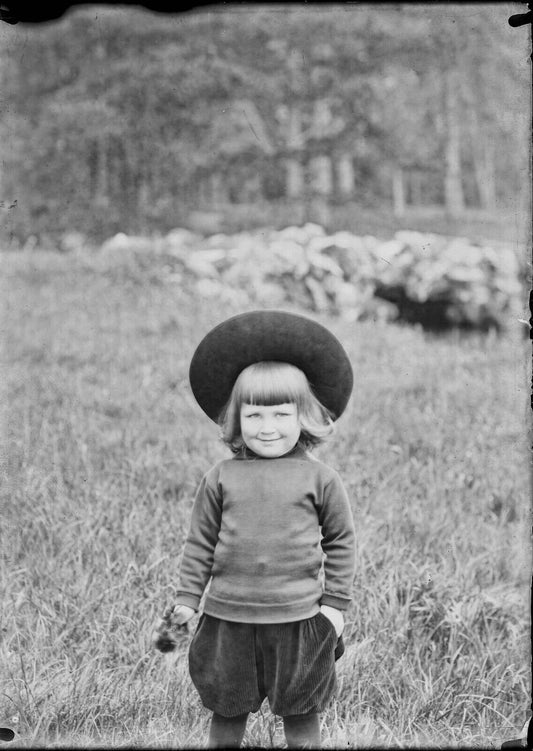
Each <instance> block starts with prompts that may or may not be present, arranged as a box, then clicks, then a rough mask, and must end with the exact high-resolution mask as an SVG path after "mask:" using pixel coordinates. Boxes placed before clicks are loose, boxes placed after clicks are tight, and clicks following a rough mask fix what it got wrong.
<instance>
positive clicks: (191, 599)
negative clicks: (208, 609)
mask: <svg viewBox="0 0 533 751" xmlns="http://www.w3.org/2000/svg"><path fill="white" fill-rule="evenodd" d="M200 599H201V598H200V597H198V595H192V594H191V593H190V592H178V593H177V594H176V599H175V600H174V604H175V605H187V607H188V608H192V609H193V610H198V608H199V607H200Z"/></svg>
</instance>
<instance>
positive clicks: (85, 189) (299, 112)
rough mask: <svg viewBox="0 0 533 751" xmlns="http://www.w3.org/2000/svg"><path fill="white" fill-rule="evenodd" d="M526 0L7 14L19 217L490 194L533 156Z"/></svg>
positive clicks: (482, 199) (99, 222)
mask: <svg viewBox="0 0 533 751" xmlns="http://www.w3.org/2000/svg"><path fill="white" fill-rule="evenodd" d="M513 8H514V6H512V5H510V6H509V7H507V4H505V3H501V4H493V5H491V4H488V5H485V4H483V5H481V4H472V5H468V4H459V3H457V4H449V3H446V4H440V3H437V4H430V5H421V4H416V3H415V4H412V5H411V4H390V5H389V4H387V5H385V4H384V5H382V4H379V5H373V4H369V5H365V4H360V5H358V4H350V5H331V6H330V7H327V6H292V5H286V6H284V7H282V6H279V5H278V6H276V5H272V6H261V5H258V6H255V7H251V6H246V5H245V6H233V7H232V6H229V7H228V8H220V7H216V6H214V7H213V8H212V9H211V10H203V11H196V12H191V13H182V14H180V13H176V14H173V15H167V14H157V13H151V12H148V11H143V10H140V9H132V8H125V7H123V8H117V9H105V8H103V7H101V6H100V7H99V6H97V5H95V6H86V7H85V8H82V9H76V10H72V11H70V12H68V13H67V14H66V15H65V16H64V17H63V18H62V19H61V20H59V21H56V22H52V23H49V24H41V25H39V26H38V27H37V26H31V25H20V26H19V27H13V29H12V30H11V29H10V31H11V33H12V34H13V38H12V39H11V41H10V43H9V44H7V45H5V46H4V49H3V51H2V52H0V56H1V60H0V62H1V64H2V70H3V87H2V88H3V90H4V98H5V99H7V101H8V102H9V106H7V107H6V106H5V102H4V107H3V110H2V114H3V117H2V126H1V127H2V133H1V136H2V140H3V143H4V145H5V144H7V146H8V148H4V150H3V151H4V158H3V171H4V176H3V193H4V195H3V196H2V200H3V201H4V206H5V205H6V204H7V203H10V204H13V202H14V201H16V202H17V208H16V215H15V214H12V215H11V221H10V230H11V232H12V233H14V234H15V235H17V234H20V235H21V236H23V235H24V234H28V232H30V231H31V232H49V233H54V232H64V231H66V230H68V229H78V230H81V231H84V232H88V233H92V234H94V235H99V236H104V235H109V234H110V233H112V232H115V231H119V230H123V231H130V232H145V231H153V230H154V229H158V230H162V231H164V230H168V229H170V228H172V227H175V226H179V225H180V224H181V225H184V224H186V215H187V212H189V211H191V210H196V211H198V210H205V211H210V210H215V211H216V210H220V209H223V208H224V207H228V206H230V205H240V206H243V205H244V206H250V207H252V206H258V205H264V204H272V205H278V206H282V205H283V206H287V205H292V206H297V205H301V204H303V203H307V204H308V203H309V202H315V205H316V206H317V207H320V206H321V205H322V206H332V205H337V206H338V205H343V204H346V205H347V204H350V203H359V204H363V205H381V206H383V205H385V206H388V207H389V210H390V211H391V212H394V214H395V215H396V216H402V215H403V213H404V212H405V210H406V207H408V206H409V205H414V206H442V207H445V209H446V211H447V212H448V214H449V215H451V216H458V215H461V214H462V213H463V212H464V211H465V210H467V209H468V208H469V207H476V208H480V209H484V210H486V211H487V212H492V211H494V210H496V208H497V207H498V206H501V205H505V203H507V204H508V203H509V202H511V203H512V201H513V199H514V198H515V197H516V195H517V193H518V191H519V186H520V181H523V180H524V167H525V165H526V162H527V156H526V148H527V141H526V138H525V137H524V134H525V131H524V127H523V123H522V121H521V120H520V117H518V115H517V113H518V112H519V111H520V96H524V94H525V92H526V91H527V80H526V79H527V64H525V61H524V60H523V59H520V57H519V56H518V55H517V52H516V49H515V47H516V44H515V42H516V35H517V31H516V30H514V29H512V28H511V27H509V26H508V24H507V23H506V21H507V18H508V16H509V12H508V11H509V10H511V11H512V10H513ZM5 36H6V34H5V32H4V37H5ZM522 109H523V110H525V109H526V107H525V103H523V104H522Z"/></svg>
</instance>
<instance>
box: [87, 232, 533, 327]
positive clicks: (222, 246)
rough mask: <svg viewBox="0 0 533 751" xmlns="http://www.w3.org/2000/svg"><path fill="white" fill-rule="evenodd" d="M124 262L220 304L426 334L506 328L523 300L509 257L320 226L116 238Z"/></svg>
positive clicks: (419, 238) (439, 241)
mask: <svg viewBox="0 0 533 751" xmlns="http://www.w3.org/2000/svg"><path fill="white" fill-rule="evenodd" d="M123 252H128V253H131V252H134V253H136V254H137V255H144V256H146V254H147V253H149V254H150V255H152V254H154V255H155V256H157V257H158V258H159V259H160V261H161V262H162V263H163V266H164V268H165V270H166V279H167V280H168V281H173V282H176V283H183V284H188V285H190V284H192V285H193V286H194V288H195V289H196V291H197V293H198V295H199V296H201V297H205V298H210V299H215V300H219V301H220V302H221V303H224V302H229V301H231V302H232V303H235V304H237V305H241V306H244V305H250V304H256V305H257V306H259V307H261V306H263V307H276V306H283V305H284V304H290V305H295V306H298V307H301V308H303V309H308V310H312V311H316V312H325V313H329V314H333V315H341V316H343V317H346V318H348V319H351V320H362V319H365V318H373V319H380V320H393V319H397V318H399V319H404V320H408V321H411V322H415V321H418V322H421V323H422V324H423V325H426V326H428V327H429V328H447V327H452V326H457V327H467V328H490V327H494V328H504V327H505V325H506V323H507V321H508V319H509V318H510V317H512V316H513V315H514V313H515V311H516V308H517V304H518V306H519V305H520V295H521V292H522V287H521V283H520V274H521V273H523V270H522V269H521V268H520V263H519V260H518V258H517V255H516V253H515V251H514V250H513V248H512V247H510V246H501V247H498V249H497V250H496V249H495V248H494V247H489V246H480V245H476V244H473V243H472V242H471V241H470V240H468V239H466V238H450V237H445V236H441V235H435V234H426V233H420V232H414V231H399V232H397V233H396V234H395V236H394V238H393V239H392V240H389V241H382V240H378V239H377V238H375V237H372V236H364V237H359V236H356V235H354V234H352V233H350V232H346V231H339V232H335V233H333V234H327V233H326V232H325V230H324V229H323V228H322V227H321V226H319V225H316V224H306V225H304V226H301V227H287V228H285V229H282V230H271V229H262V230H256V231H254V232H241V233H237V234H233V235H223V234H215V235H212V236H210V237H202V236H200V235H197V234H195V233H193V232H190V231H189V230H185V229H175V230H172V231H171V232H170V233H168V234H167V235H166V236H165V237H162V238H157V239H148V238H140V237H128V236H126V235H124V234H119V235H116V236H115V237H114V238H111V239H110V240H108V241H106V243H104V245H103V246H102V248H101V249H100V253H99V255H102V254H104V255H106V256H108V255H109V254H111V255H112V256H115V255H116V254H118V255H120V254H121V253H123ZM154 262H155V259H154ZM145 265H146V261H145V263H143V266H145Z"/></svg>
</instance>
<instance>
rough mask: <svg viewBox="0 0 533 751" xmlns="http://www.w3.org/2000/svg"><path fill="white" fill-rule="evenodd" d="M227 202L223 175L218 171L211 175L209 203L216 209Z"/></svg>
mask: <svg viewBox="0 0 533 751" xmlns="http://www.w3.org/2000/svg"><path fill="white" fill-rule="evenodd" d="M227 203H228V192H227V187H226V181H225V180H224V176H223V175H222V174H221V173H220V172H213V173H212V175H211V205H212V207H213V208H214V209H215V210H217V209H219V208H222V207H223V206H224V205H225V204H227Z"/></svg>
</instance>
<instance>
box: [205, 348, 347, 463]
mask: <svg viewBox="0 0 533 751" xmlns="http://www.w3.org/2000/svg"><path fill="white" fill-rule="evenodd" d="M288 403H292V404H295V405H296V409H297V414H298V422H299V423H300V427H301V433H300V438H299V440H298V444H299V445H300V446H302V447H303V448H305V449H311V448H313V447H314V446H317V445H318V444H319V443H323V442H324V441H325V440H326V438H327V437H328V436H329V435H331V433H332V432H333V430H334V428H335V425H334V422H333V419H332V416H331V414H330V412H329V411H328V410H327V409H326V407H324V405H323V404H321V402H320V401H319V400H318V399H317V397H316V396H315V394H314V393H313V390H312V388H311V386H310V384H309V381H308V380H307V377H306V375H305V373H304V372H303V371H302V370H300V368H297V367H296V366H295V365H291V364H290V363H287V362H278V361H274V360H263V361H261V362H255V363H253V364H252V365H248V367H246V368H244V370H242V371H241V372H240V374H239V375H238V377H237V380H236V381H235V383H234V385H233V389H232V391H231V396H230V398H229V399H228V401H227V403H226V406H225V407H224V409H223V410H222V412H221V414H220V418H219V426H220V431H221V437H222V440H223V441H224V443H226V444H227V445H228V446H229V448H230V449H231V450H232V451H233V453H235V454H237V453H239V452H242V451H243V450H244V448H245V444H244V441H243V439H242V435H241V415H240V412H241V406H242V405H243V404H257V405H261V406H272V405H274V404H288Z"/></svg>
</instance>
